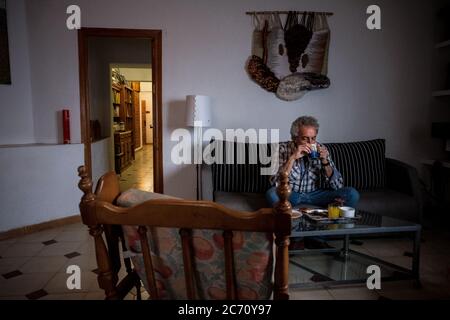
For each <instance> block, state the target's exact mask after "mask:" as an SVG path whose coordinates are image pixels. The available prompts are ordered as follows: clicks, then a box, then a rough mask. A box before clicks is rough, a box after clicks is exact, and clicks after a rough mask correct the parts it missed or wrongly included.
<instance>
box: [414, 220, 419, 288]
mask: <svg viewBox="0 0 450 320" xmlns="http://www.w3.org/2000/svg"><path fill="white" fill-rule="evenodd" d="M420 240H421V229H419V230H417V231H416V232H415V233H414V246H413V260H412V274H413V276H414V279H415V280H416V282H415V285H416V287H418V288H420V287H421V284H420Z"/></svg>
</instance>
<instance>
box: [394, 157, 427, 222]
mask: <svg viewBox="0 0 450 320" xmlns="http://www.w3.org/2000/svg"><path fill="white" fill-rule="evenodd" d="M386 185H387V187H388V188H390V189H393V190H396V191H398V192H402V193H406V194H408V195H410V196H412V197H414V199H415V200H416V201H417V205H418V209H419V210H418V211H419V217H418V222H420V223H421V222H422V209H423V195H422V191H421V187H420V180H419V175H418V172H417V169H416V168H414V167H413V166H411V165H409V164H407V163H405V162H402V161H399V160H395V159H390V158H386Z"/></svg>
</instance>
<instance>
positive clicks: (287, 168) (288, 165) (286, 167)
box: [279, 157, 295, 174]
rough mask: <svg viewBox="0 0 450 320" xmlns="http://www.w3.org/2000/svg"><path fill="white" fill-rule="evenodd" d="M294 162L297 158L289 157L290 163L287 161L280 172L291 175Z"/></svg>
mask: <svg viewBox="0 0 450 320" xmlns="http://www.w3.org/2000/svg"><path fill="white" fill-rule="evenodd" d="M294 161H295V158H293V157H289V159H288V161H286V163H285V164H284V165H283V166H282V167H281V170H280V171H279V172H287V173H288V174H289V173H290V172H291V170H292V167H293V166H294Z"/></svg>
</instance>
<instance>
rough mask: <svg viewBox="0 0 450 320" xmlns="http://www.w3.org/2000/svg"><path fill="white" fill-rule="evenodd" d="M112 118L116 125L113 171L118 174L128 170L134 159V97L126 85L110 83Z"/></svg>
mask: <svg viewBox="0 0 450 320" xmlns="http://www.w3.org/2000/svg"><path fill="white" fill-rule="evenodd" d="M111 93H112V99H111V101H112V117H113V122H114V123H115V124H117V125H116V126H114V127H115V128H116V130H115V132H114V153H115V167H116V168H115V169H116V172H117V173H118V174H120V173H121V172H122V171H123V170H125V169H126V168H128V167H129V166H130V165H131V163H132V160H134V158H135V154H134V149H135V135H136V130H135V121H134V118H135V116H134V114H135V109H136V106H135V101H136V99H135V95H136V94H137V93H136V92H135V90H133V88H132V87H130V86H129V85H128V83H124V84H118V83H114V82H113V83H112V87H111Z"/></svg>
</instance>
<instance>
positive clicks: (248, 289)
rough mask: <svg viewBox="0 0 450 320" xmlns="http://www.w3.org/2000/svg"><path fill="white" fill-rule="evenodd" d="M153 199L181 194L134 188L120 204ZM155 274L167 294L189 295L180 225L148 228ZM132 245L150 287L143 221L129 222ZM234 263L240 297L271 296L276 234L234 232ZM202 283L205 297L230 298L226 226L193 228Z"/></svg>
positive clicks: (128, 239) (170, 296)
mask: <svg viewBox="0 0 450 320" xmlns="http://www.w3.org/2000/svg"><path fill="white" fill-rule="evenodd" d="M152 199H179V198H174V197H170V196H167V195H163V194H158V193H153V192H146V191H142V190H137V189H130V190H127V191H125V192H123V193H122V194H121V195H120V196H119V198H118V200H117V203H118V205H119V206H124V207H132V206H134V205H137V204H139V203H142V202H144V201H147V200H152ZM148 229H149V230H148V232H147V237H148V239H149V240H150V241H149V244H150V250H151V254H152V261H153V264H154V268H155V279H156V283H157V287H158V292H159V294H160V295H161V298H162V299H187V296H186V284H185V280H184V267H183V256H182V249H181V239H180V235H179V233H178V229H176V228H148ZM123 231H124V235H125V242H126V246H127V249H128V250H129V251H130V252H131V259H132V262H133V265H134V267H135V270H136V272H137V273H138V275H139V277H140V278H141V280H142V282H143V283H144V287H145V288H146V289H147V291H148V292H150V290H149V286H148V282H147V275H146V272H145V267H144V259H143V257H142V249H141V244H140V241H139V234H138V232H137V226H123ZM233 234H234V237H233V248H234V267H235V270H236V275H237V281H236V282H237V284H236V285H237V290H238V298H239V299H252V300H253V299H269V298H270V295H271V293H272V271H273V252H272V246H273V240H272V235H271V234H266V233H259V232H239V231H238V232H236V231H235V232H233ZM192 236H193V241H192V242H193V248H194V261H195V266H196V267H195V271H196V274H195V276H196V280H197V281H196V284H197V287H198V294H199V298H200V299H225V298H226V282H225V263H224V261H225V260H224V250H223V244H224V240H223V237H222V231H220V230H193V232H192Z"/></svg>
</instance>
